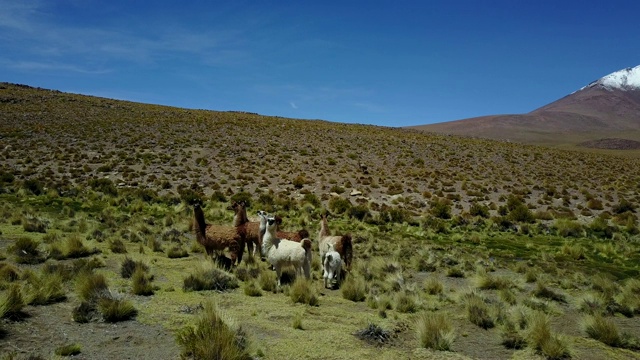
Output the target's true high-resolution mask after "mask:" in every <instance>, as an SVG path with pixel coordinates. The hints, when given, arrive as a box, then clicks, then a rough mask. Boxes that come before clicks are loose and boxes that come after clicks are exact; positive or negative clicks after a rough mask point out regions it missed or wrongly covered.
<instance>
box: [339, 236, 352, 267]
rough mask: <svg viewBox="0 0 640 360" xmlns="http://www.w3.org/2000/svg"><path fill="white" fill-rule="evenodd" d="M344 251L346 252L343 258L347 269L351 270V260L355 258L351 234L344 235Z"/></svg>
mask: <svg viewBox="0 0 640 360" xmlns="http://www.w3.org/2000/svg"><path fill="white" fill-rule="evenodd" d="M341 241H342V251H343V252H344V259H342V261H343V263H344V266H345V268H346V269H347V271H351V260H352V259H353V244H352V242H351V235H343V236H342V239H341Z"/></svg>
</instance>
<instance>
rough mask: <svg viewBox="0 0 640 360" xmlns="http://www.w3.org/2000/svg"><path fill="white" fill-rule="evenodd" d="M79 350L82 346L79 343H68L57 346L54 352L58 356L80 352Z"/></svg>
mask: <svg viewBox="0 0 640 360" xmlns="http://www.w3.org/2000/svg"><path fill="white" fill-rule="evenodd" d="M81 351H82V347H81V346H80V344H69V345H64V346H60V347H57V348H56V350H55V351H54V352H55V354H56V355H58V356H73V355H78V354H80V353H81Z"/></svg>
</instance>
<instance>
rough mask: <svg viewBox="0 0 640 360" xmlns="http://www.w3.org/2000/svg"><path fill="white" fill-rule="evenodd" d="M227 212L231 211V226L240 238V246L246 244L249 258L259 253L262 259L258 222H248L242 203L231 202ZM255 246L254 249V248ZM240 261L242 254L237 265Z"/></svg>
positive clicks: (245, 208)
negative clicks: (232, 213)
mask: <svg viewBox="0 0 640 360" xmlns="http://www.w3.org/2000/svg"><path fill="white" fill-rule="evenodd" d="M227 210H233V211H234V212H235V215H234V216H233V226H235V228H236V231H237V232H238V236H240V242H239V243H240V246H242V247H244V244H245V243H246V244H247V252H248V253H249V255H250V256H255V254H256V251H259V252H260V256H261V257H262V236H261V233H260V222H258V221H249V217H248V216H247V206H246V203H245V202H244V201H240V202H235V201H234V202H233V203H232V204H231V205H229V207H228V208H227ZM254 245H255V247H254ZM240 261H242V254H240V258H239V259H238V263H239V262H240Z"/></svg>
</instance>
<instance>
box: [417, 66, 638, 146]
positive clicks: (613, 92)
mask: <svg viewBox="0 0 640 360" xmlns="http://www.w3.org/2000/svg"><path fill="white" fill-rule="evenodd" d="M413 128H415V129H419V130H425V131H430V132H435V133H442V134H453V135H463V136H474V137H481V138H489V139H497V140H508V141H514V142H523V143H532V144H547V145H581V144H583V143H584V144H585V146H593V144H599V145H598V146H597V147H605V148H617V145H616V144H620V143H625V144H627V145H625V146H623V147H621V149H629V148H633V147H629V146H628V143H626V142H625V141H640V65H639V66H636V67H634V68H627V69H623V70H620V71H616V72H614V73H611V74H609V75H607V76H605V77H603V78H601V79H598V80H596V81H594V82H592V83H590V84H589V85H587V86H585V87H583V88H581V89H579V90H577V91H575V92H573V93H572V94H569V95H567V96H565V97H563V98H562V99H559V100H557V101H554V102H552V103H550V104H548V105H545V106H543V107H541V108H539V109H536V110H534V111H532V112H530V113H527V114H520V115H492V116H482V117H476V118H470V119H464V120H457V121H451V122H445V123H438V124H429V125H421V126H414V127H413ZM605 138H606V139H608V140H612V139H619V140H624V141H622V142H620V141H594V140H600V139H605Z"/></svg>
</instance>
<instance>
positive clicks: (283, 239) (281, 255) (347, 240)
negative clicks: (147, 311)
mask: <svg viewBox="0 0 640 360" xmlns="http://www.w3.org/2000/svg"><path fill="white" fill-rule="evenodd" d="M227 209H228V210H233V211H234V213H235V215H234V217H233V225H232V226H225V225H215V224H207V223H206V222H205V218H204V212H203V211H202V208H201V207H200V205H199V204H195V205H194V207H193V213H194V220H195V221H194V228H195V233H196V239H197V241H198V242H199V243H200V244H202V246H204V248H205V251H206V252H207V255H208V256H210V257H212V258H214V259H215V260H216V261H217V262H218V263H219V264H221V265H222V266H224V267H225V268H227V269H229V268H231V267H232V266H233V265H235V264H239V263H240V262H241V261H242V255H243V253H244V247H245V244H246V246H247V252H248V253H249V256H257V255H258V252H259V255H260V258H261V259H263V260H266V261H267V262H268V263H269V264H271V266H273V268H274V270H275V271H276V277H277V283H278V286H280V278H281V276H282V269H283V268H284V267H285V266H292V267H293V268H294V269H295V272H296V276H302V274H304V276H305V277H306V278H307V279H309V278H310V277H311V255H312V252H313V251H312V248H313V242H312V241H311V239H310V238H309V232H308V231H307V230H304V229H301V230H299V231H296V232H287V231H281V230H280V229H279V226H280V224H281V223H282V218H280V217H279V216H272V215H269V214H267V213H266V212H264V211H262V210H260V211H258V212H257V215H258V217H259V218H260V221H250V220H249V217H248V216H247V209H246V204H245V203H244V202H243V201H240V202H234V203H232V204H231V205H230V206H229V207H228V208H227ZM224 250H227V251H228V253H229V257H226V256H223V255H221V253H222V252H223V251H224ZM318 250H319V252H320V261H321V264H322V277H323V279H324V286H325V288H327V287H330V288H331V287H333V285H334V284H336V283H339V281H340V276H341V274H342V270H343V268H344V269H345V270H346V271H350V270H351V261H352V259H353V246H352V243H351V235H332V234H331V231H330V230H329V227H328V224H327V216H326V215H325V214H323V215H322V218H321V221H320V231H319V233H318Z"/></svg>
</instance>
